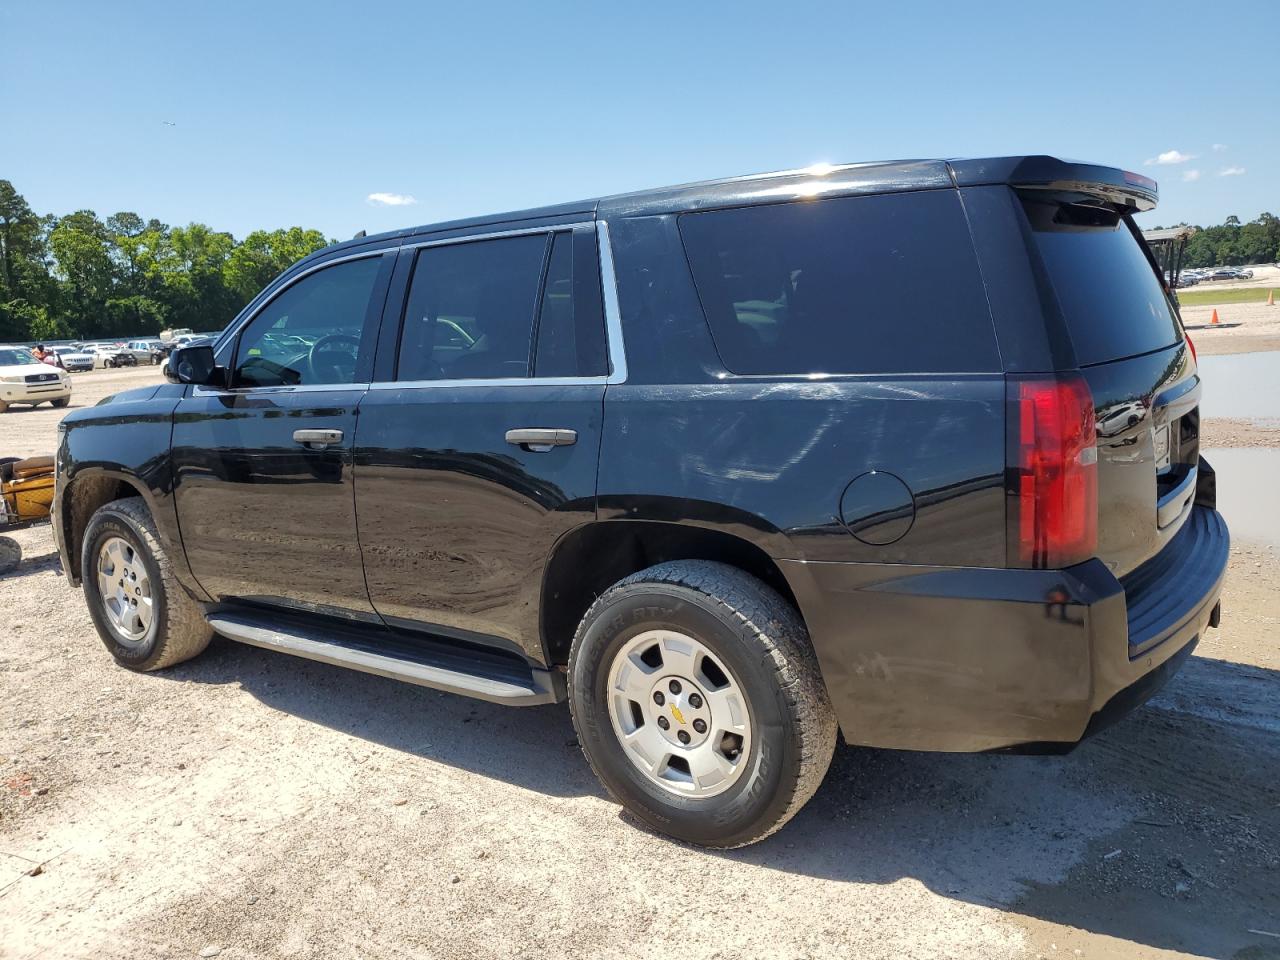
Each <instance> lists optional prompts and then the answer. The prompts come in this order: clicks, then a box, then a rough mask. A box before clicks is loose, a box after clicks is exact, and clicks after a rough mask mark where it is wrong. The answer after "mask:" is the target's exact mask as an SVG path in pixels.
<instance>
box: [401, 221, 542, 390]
mask: <svg viewBox="0 0 1280 960" xmlns="http://www.w3.org/2000/svg"><path fill="white" fill-rule="evenodd" d="M546 249H547V235H546V234H531V235H529V236H525V237H509V238H506V239H501V240H480V241H473V242H470V243H457V244H451V245H447V246H439V247H426V248H425V249H423V250H422V252H421V253H419V254H418V261H417V263H416V264H415V266H414V270H413V281H412V283H411V285H410V287H409V302H408V306H407V307H406V310H405V319H404V330H403V332H402V334H401V337H400V367H399V379H401V380H490V379H505V378H511V377H527V376H529V347H530V343H531V337H532V336H533V320H534V310H535V308H536V307H537V304H538V288H539V285H540V283H541V280H542V264H543V259H544V257H545V254H546Z"/></svg>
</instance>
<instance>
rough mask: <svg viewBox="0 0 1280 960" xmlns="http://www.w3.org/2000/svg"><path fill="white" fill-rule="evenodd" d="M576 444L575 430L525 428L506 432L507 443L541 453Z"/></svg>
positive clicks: (576, 434) (576, 432) (576, 433)
mask: <svg viewBox="0 0 1280 960" xmlns="http://www.w3.org/2000/svg"><path fill="white" fill-rule="evenodd" d="M577 442H578V431H577V430H566V429H564V428H563V427H560V428H555V429H551V428H542V429H535V428H529V427H526V428H524V429H521V430H508V431H507V443H512V444H515V445H516V446H517V447H523V448H525V449H526V450H532V451H535V452H537V453H543V452H545V451H547V450H550V449H551V448H552V447H568V446H572V445H573V444H575V443H577Z"/></svg>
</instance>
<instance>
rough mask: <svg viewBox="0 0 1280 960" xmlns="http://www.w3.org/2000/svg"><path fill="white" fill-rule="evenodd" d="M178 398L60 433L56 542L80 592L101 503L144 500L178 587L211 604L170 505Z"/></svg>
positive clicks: (112, 408)
mask: <svg viewBox="0 0 1280 960" xmlns="http://www.w3.org/2000/svg"><path fill="white" fill-rule="evenodd" d="M178 399H179V397H177V396H174V395H173V394H171V393H168V392H167V391H159V392H156V393H154V394H149V395H145V396H141V397H139V398H138V399H132V398H130V399H128V400H123V401H122V400H119V399H117V401H115V402H112V403H109V404H105V405H103V406H99V407H93V408H89V409H87V410H81V411H78V412H77V413H76V414H75V415H73V416H71V417H68V418H67V419H66V420H64V421H63V423H62V426H61V430H60V433H61V437H60V440H59V444H58V454H57V484H56V486H55V491H54V505H53V515H54V535H55V539H56V540H57V543H58V553H59V556H60V557H61V559H62V564H63V569H64V570H66V571H67V576H68V578H69V579H70V581H71V582H72V584H75V585H79V583H80V581H81V571H80V558H79V551H80V542H81V537H82V535H83V533H84V530H85V527H86V526H87V524H88V522H89V518H90V517H91V516H92V515H93V512H94V511H95V510H97V509H98V508H99V507H100V506H102V505H103V504H104V503H109V502H110V501H112V500H118V499H122V498H124V497H130V496H140V497H142V498H143V500H144V501H146V504H147V509H148V510H150V512H151V516H152V518H153V519H154V520H155V523H156V532H157V534H158V535H159V538H160V543H161V545H162V546H163V547H164V549H165V552H166V554H167V556H168V558H169V560H170V562H171V564H172V567H173V571H174V574H175V575H176V576H177V578H178V580H179V582H181V583H182V584H183V586H184V587H185V588H186V589H187V590H188V592H190V593H191V594H192V596H194V597H196V598H198V599H202V600H207V599H208V597H207V596H206V595H205V594H204V592H203V591H202V590H201V589H200V587H199V585H198V584H197V583H196V581H195V578H194V577H193V576H192V574H191V569H190V567H189V566H188V565H187V559H186V552H185V550H184V549H183V545H182V534H181V529H180V528H179V525H178V515H177V510H176V508H175V505H174V497H173V471H172V468H171V466H170V460H169V446H170V441H171V439H172V434H173V411H174V409H175V407H176V406H177V402H178Z"/></svg>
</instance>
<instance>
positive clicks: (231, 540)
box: [55, 157, 1227, 847]
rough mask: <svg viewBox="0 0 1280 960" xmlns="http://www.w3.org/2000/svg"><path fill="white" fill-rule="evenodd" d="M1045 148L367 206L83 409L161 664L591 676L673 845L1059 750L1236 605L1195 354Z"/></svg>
mask: <svg viewBox="0 0 1280 960" xmlns="http://www.w3.org/2000/svg"><path fill="white" fill-rule="evenodd" d="M1155 200H1156V189H1155V184H1154V183H1153V182H1152V181H1150V180H1148V179H1147V178H1145V177H1141V176H1137V175H1135V174H1132V173H1127V172H1123V171H1120V170H1115V169H1110V168H1106V167H1098V166H1089V165H1082V164H1076V163H1064V162H1061V161H1059V160H1056V159H1053V158H1050V157H1012V158H997V159H986V160H964V161H950V162H945V161H908V162H899V163H878V164H861V165H851V166H839V167H828V168H823V169H811V170H801V171H795V172H790V173H781V174H771V175H767V176H755V177H746V178H740V179H732V180H722V181H716V182H712V183H702V184H695V185H692V186H683V187H672V188H669V189H662V190H651V191H646V192H642V193H633V194H626V195H622V196H615V197H609V198H604V199H600V200H591V201H587V202H582V203H572V204H565V205H562V206H555V207H545V208H542V209H537V210H529V211H524V212H520V213H510V214H505V215H503V216H497V217H486V218H480V219H475V220H464V221H456V222H452V223H444V224H438V225H434V226H428V227H419V228H415V229H407V230H401V231H398V232H396V233H390V234H384V235H382V236H377V237H361V238H358V239H356V240H353V241H351V242H348V243H343V244H339V245H337V246H333V247H330V248H328V249H325V250H322V251H320V252H319V253H317V254H315V255H313V256H311V257H309V258H307V259H306V260H303V261H301V262H300V263H298V264H297V265H296V266H294V267H292V268H291V269H290V270H288V271H287V272H286V273H284V274H283V275H282V276H280V277H279V278H278V279H277V280H275V281H274V282H273V283H272V284H271V285H270V286H269V287H268V288H267V289H266V290H264V291H263V292H262V293H261V294H260V295H259V296H258V297H257V298H256V299H255V300H254V301H253V302H252V303H251V304H249V306H248V307H246V308H245V310H244V311H243V312H242V313H241V314H240V316H239V317H238V318H237V319H236V320H235V321H234V322H232V323H231V324H230V325H229V326H228V327H227V329H226V331H225V332H224V333H223V334H222V335H221V336H220V337H219V338H218V340H217V341H216V342H215V343H214V344H212V345H204V346H194V347H187V348H184V349H177V350H175V351H174V353H173V356H172V357H171V358H170V363H169V368H168V370H169V372H168V376H169V378H170V380H171V381H172V382H171V383H170V384H165V385H162V386H158V387H148V388H145V389H139V390H130V391H128V392H126V393H122V394H119V395H117V396H116V397H115V398H114V399H113V400H111V401H110V402H107V403H105V404H103V405H100V406H97V407H93V408H91V409H87V410H82V411H77V412H75V413H73V414H71V415H70V416H69V417H68V418H67V419H66V420H65V421H63V427H62V430H63V432H62V436H61V441H60V445H59V450H58V483H57V500H56V503H55V529H56V530H57V536H58V542H59V550H60V552H61V556H62V562H63V565H64V567H65V569H66V570H67V572H68V573H69V575H70V578H71V580H72V581H73V582H75V583H83V586H84V592H85V599H86V601H87V603H88V607H89V612H90V615H91V616H92V617H93V620H94V623H95V625H96V626H97V629H98V632H99V633H100V634H101V636H102V639H103V641H104V642H105V644H106V646H107V648H108V649H109V650H110V652H111V654H112V655H113V656H114V657H115V658H116V659H117V660H118V661H119V662H120V663H121V664H122V665H124V666H126V667H129V668H131V669H134V670H153V669H157V668H160V667H166V666H169V665H172V664H175V663H178V662H180V661H182V660H185V659H187V658H189V657H192V656H195V655H196V654H197V653H199V652H200V651H201V650H202V649H204V647H205V645H206V644H207V643H208V641H209V639H210V636H211V635H212V634H213V633H214V632H217V633H220V634H222V635H223V636H225V637H229V638H232V639H234V640H239V641H242V642H245V643H249V644H254V645H257V646H261V647H267V648H269V649H272V650H279V651H283V652H285V653H291V654H295V655H298V656H302V657H309V658H312V659H316V660H322V661H325V662H327V663H332V664H339V665H341V666H346V667H351V668H353V669H356V670H364V671H368V672H371V673H377V674H381V675H383V676H387V677H393V678H396V679H400V680H406V681H409V682H411V683H418V684H423V685H426V686H429V687H435V688H437V689H441V690H449V691H453V692H456V693H461V694H466V695H469V696H475V697H480V698H483V699H486V700H491V701H495V702H499V703H508V704H513V705H522V704H541V703H550V702H555V701H561V700H565V699H567V700H568V701H569V705H570V708H571V710H572V713H573V721H574V723H575V725H576V727H577V731H578V734H579V737H580V739H581V743H582V747H583V750H584V752H585V753H586V756H587V759H588V760H589V761H590V763H591V765H592V767H593V768H594V769H595V771H596V773H597V774H598V775H599V777H600V779H601V780H602V781H603V782H604V784H605V785H606V786H607V787H608V789H609V790H610V791H611V792H612V793H613V794H614V796H616V797H617V798H618V799H619V800H620V801H621V802H622V803H623V804H624V805H625V806H626V807H627V808H629V809H630V810H631V811H632V812H633V813H634V814H635V815H636V816H637V817H639V818H640V819H641V820H643V821H644V822H645V823H647V824H649V825H651V826H652V827H654V828H655V829H657V830H660V831H663V832H666V833H668V834H671V835H673V836H676V837H680V838H683V839H685V840H690V841H693V842H696V843H702V844H709V845H714V846H725V847H728V846H736V845H741V844H746V843H751V842H752V841H755V840H759V839H761V838H762V837H765V836H767V835H768V834H769V833H771V832H772V831H774V830H775V829H777V828H778V827H779V826H780V825H782V824H783V823H784V822H786V820H787V819H788V818H790V817H791V816H792V815H794V814H795V812H796V811H797V810H798V809H799V808H800V807H801V806H802V805H803V804H804V803H805V801H806V800H807V799H808V798H809V797H810V796H811V795H812V794H813V792H814V790H815V789H816V788H817V787H818V784H819V783H820V782H821V780H822V777H823V774H824V773H825V771H826V769H827V765H828V763H829V761H830V759H831V756H832V751H833V749H834V747H835V742H836V731H837V729H839V730H840V731H841V732H842V733H843V735H844V738H845V740H846V741H847V742H849V743H856V744H865V745H871V746H878V747H892V748H902V749H920V750H951V751H981V750H995V749H1011V748H1012V749H1023V750H1046V749H1050V750H1052V749H1058V750H1063V749H1067V748H1069V747H1070V745H1072V744H1074V743H1076V742H1078V741H1079V740H1080V739H1081V738H1082V737H1084V736H1085V735H1087V734H1089V733H1091V732H1093V731H1095V730H1097V729H1098V728H1099V727H1100V726H1102V725H1103V724H1104V723H1106V722H1107V721H1108V720H1110V719H1112V718H1114V717H1115V716H1117V715H1120V714H1122V713H1123V712H1125V711H1126V710H1128V709H1130V708H1132V707H1134V706H1135V705H1137V704H1139V703H1141V702H1142V701H1143V700H1144V699H1145V698H1146V697H1147V696H1149V695H1150V694H1151V693H1152V692H1153V691H1154V690H1155V689H1156V688H1157V687H1158V686H1159V685H1160V683H1161V682H1162V681H1163V680H1165V679H1166V678H1167V677H1168V676H1170V675H1171V674H1172V673H1173V672H1174V671H1176V670H1177V669H1178V667H1179V666H1180V665H1181V664H1182V662H1183V661H1184V660H1185V659H1186V657H1187V656H1188V655H1189V654H1190V652H1191V650H1192V648H1193V647H1194V646H1195V644H1196V641H1197V640H1198V639H1199V638H1200V636H1202V634H1203V633H1204V631H1205V630H1206V629H1207V628H1208V627H1209V626H1214V625H1216V624H1217V620H1218V610H1219V608H1218V596H1219V592H1220V590H1221V586H1222V580H1223V574H1224V570H1225V568H1226V563H1227V531H1226V528H1225V526H1224V524H1223V522H1222V519H1221V517H1220V516H1219V515H1218V513H1217V512H1216V511H1215V501H1214V476H1213V472H1212V471H1211V470H1210V468H1209V467H1208V465H1207V464H1206V463H1205V462H1204V460H1202V459H1201V458H1200V455H1199V410H1198V404H1199V400H1200V389H1201V387H1200V378H1199V375H1198V374H1197V371H1196V361H1195V353H1194V349H1193V348H1192V345H1191V343H1190V341H1189V340H1188V339H1187V338H1186V336H1185V334H1184V333H1183V330H1182V327H1181V324H1180V322H1179V319H1178V316H1177V313H1176V310H1175V308H1174V306H1173V304H1172V302H1171V300H1170V297H1169V294H1168V291H1167V290H1166V289H1165V288H1164V285H1163V284H1162V282H1161V279H1160V275H1159V272H1158V270H1157V268H1156V267H1155V265H1154V263H1153V261H1152V259H1151V257H1150V256H1149V254H1148V252H1147V249H1146V247H1145V246H1144V245H1143V243H1142V240H1141V237H1140V235H1139V233H1138V232H1137V230H1136V228H1135V226H1134V223H1133V221H1132V219H1131V214H1132V213H1134V212H1135V211H1137V210H1145V209H1149V208H1151V207H1152V206H1154V205H1155Z"/></svg>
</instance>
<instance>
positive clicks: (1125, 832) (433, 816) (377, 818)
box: [0, 370, 1280, 960]
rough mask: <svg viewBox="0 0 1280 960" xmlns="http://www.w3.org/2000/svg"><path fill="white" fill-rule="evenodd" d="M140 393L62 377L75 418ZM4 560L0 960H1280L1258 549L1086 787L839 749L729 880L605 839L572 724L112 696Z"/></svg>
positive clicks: (121, 682) (688, 859)
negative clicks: (811, 792) (1200, 637)
mask: <svg viewBox="0 0 1280 960" xmlns="http://www.w3.org/2000/svg"><path fill="white" fill-rule="evenodd" d="M154 376H155V373H154V372H153V371H146V370H142V371H102V372H99V373H95V374H85V375H82V376H77V378H76V383H77V388H76V393H75V397H74V400H73V402H74V403H76V404H80V403H91V402H94V401H96V399H97V398H98V397H99V396H102V395H105V394H106V393H109V392H112V391H114V390H116V389H121V388H122V387H124V386H125V385H136V384H138V383H141V382H147V378H148V377H154ZM61 415H62V411H48V410H47V409H46V408H41V409H40V410H39V411H36V412H34V413H26V412H16V413H9V414H5V415H4V416H3V417H0V448H3V450H4V451H5V452H8V451H11V450H12V451H14V452H16V453H36V452H47V451H48V450H50V449H51V447H52V444H53V436H54V425H55V424H56V421H57V419H58V417H60V416H61ZM1215 423H1218V424H1220V423H1227V422H1224V421H1217V422H1207V429H1219V431H1220V432H1222V431H1226V430H1228V429H1229V428H1227V427H1215V426H1213V424H1215ZM1224 435H1225V434H1224ZM16 537H17V538H18V539H19V540H20V541H21V542H22V544H23V546H24V548H25V551H26V554H27V559H26V560H25V561H24V563H23V565H22V567H21V568H20V569H19V570H18V571H17V572H16V573H14V574H12V575H10V576H9V577H7V578H3V579H0V956H3V957H5V958H13V960H19V958H28V957H42V958H46V957H52V958H62V957H122V958H123V957H130V958H133V957H138V956H144V957H175V958H176V957H196V956H212V955H214V953H215V951H217V952H218V955H220V956H222V957H226V958H236V960H240V958H266V957H296V958H312V957H315V958H320V957H324V958H331V957H338V958H342V957H388V958H390V957H397V958H400V957H422V958H426V957H431V958H436V957H439V958H453V957H458V958H463V957H466V958H475V957H482V958H483V957H518V956H528V957H573V958H582V957H622V956H634V955H649V956H661V955H673V956H679V957H682V958H690V960H693V958H704V957H705V958H712V957H721V958H731V957H759V956H770V957H773V956H777V957H858V958H879V957H884V958H890V957H892V958H912V957H919V958H937V957H957V958H960V957H964V958H976V957H981V958H1006V957H1007V958H1023V957H1025V958H1030V957H1037V956H1044V957H1059V956H1060V957H1075V956H1084V957H1124V958H1156V957H1161V958H1164V957H1180V956H1204V957H1222V958H1227V957H1234V958H1239V960H1246V958H1251V960H1259V958H1268V957H1270V958H1280V937H1275V936H1270V935H1269V934H1280V777H1278V776H1277V774H1278V773H1280V563H1277V561H1276V556H1275V552H1274V549H1273V548H1270V547H1266V546H1261V545H1255V544H1250V543H1237V544H1235V545H1234V546H1233V549H1232V559H1231V570H1230V574H1229V579H1228V584H1227V588H1226V593H1225V595H1224V598H1223V608H1224V616H1223V624H1222V628H1221V629H1220V630H1211V631H1209V633H1208V635H1207V636H1206V638H1205V639H1204V641H1203V642H1202V643H1201V645H1200V647H1199V649H1198V651H1197V656H1195V657H1193V658H1192V660H1191V661H1190V662H1189V664H1188V665H1187V667H1186V668H1185V669H1184V670H1183V671H1182V673H1181V674H1180V675H1179V676H1178V677H1177V678H1176V679H1175V680H1174V682H1173V683H1172V684H1171V685H1170V686H1169V687H1168V688H1166V690H1165V691H1164V693H1162V695H1161V696H1160V697H1158V698H1157V699H1156V700H1154V701H1153V702H1152V703H1150V704H1148V705H1147V706H1146V707H1145V708H1144V709H1142V710H1141V711H1139V712H1138V713H1136V714H1135V715H1133V716H1131V717H1129V718H1128V719H1126V720H1125V721H1123V722H1122V723H1120V724H1118V725H1117V726H1115V727H1113V728H1111V729H1110V730H1108V731H1106V732H1105V733H1103V734H1101V735H1100V736H1099V737H1097V738H1095V739H1094V740H1092V741H1090V742H1088V743H1086V744H1084V745H1083V746H1081V747H1080V748H1079V749H1078V750H1077V751H1075V752H1074V753H1073V754H1071V755H1069V756H1066V757H1016V756H986V755H984V756H952V755H928V754H912V753H897V752H877V751H870V750H860V749H850V748H841V749H840V750H839V751H838V752H837V756H836V760H835V763H834V765H833V767H832V770H831V772H830V774H829V776H828V777H827V780H826V782H825V784H824V785H823V787H822V788H821V789H820V790H819V792H818V794H817V796H816V797H815V798H814V800H813V801H812V802H811V803H810V804H809V805H808V807H806V809H805V810H804V811H802V813H801V814H800V815H799V817H798V818H797V819H796V820H795V821H794V822H793V823H792V824H791V825H790V826H788V827H787V828H786V829H785V830H783V831H782V832H781V833H780V834H778V835H777V836H775V837H773V838H771V839H770V840H768V841H766V842H765V843H763V844H760V845H758V846H755V847H752V848H748V849H747V850H743V851H736V852H733V853H728V854H723V853H710V852H707V851H703V850H698V849H694V848H690V847H685V846H681V845H679V844H675V843H672V842H670V841H668V840H665V839H663V838H659V837H656V836H654V835H651V834H649V833H647V832H645V831H643V830H642V829H640V828H639V827H637V826H636V825H635V824H634V823H632V822H631V821H629V820H628V819H627V818H626V817H625V816H624V815H622V814H621V813H620V811H619V808H618V807H617V805H616V804H614V803H613V802H612V801H611V800H609V799H608V798H607V797H606V796H605V795H604V794H603V792H602V790H601V788H600V787H599V786H598V784H597V783H596V781H595V780H594V778H593V777H592V776H591V773H590V770H589V769H588V768H587V765H586V763H585V761H584V760H583V758H582V756H581V753H580V752H579V750H578V748H577V745H576V742H575V739H574V734H573V729H572V726H571V725H570V722H569V717H568V713H567V711H566V710H565V709H564V708H562V707H540V708H534V709H526V710H514V709H510V708H502V707H497V706H491V705H489V704H485V703H479V702H474V701H470V700H465V699H462V698H457V697H451V696H448V695H444V694H438V693H435V692H432V691H429V690H425V689H422V688H417V687H413V686H409V685H405V684H398V683H395V682H392V681H389V680H384V679H381V678H376V677H370V676H365V675H362V674H355V673H351V672H347V671H343V670H340V669H337V668H333V667H328V666H325V665H321V664H314V663H310V662H307V661H302V660H297V659H294V658H290V657H287V656H284V655H281V654H275V653H270V652H266V651H262V650H257V649H253V648H248V647H243V646H240V645H237V644H234V643H230V642H226V641H215V642H214V644H213V646H211V647H210V649H209V651H208V652H207V653H206V654H205V655H204V656H202V657H201V658H199V659H197V660H195V661H193V662H191V663H188V664H184V665H182V666H180V667H178V668H175V669H173V670H171V671H167V672H165V673H162V674H153V675H136V674H132V673H129V672H127V671H125V670H122V669H119V668H117V667H115V666H114V665H113V664H112V663H111V661H110V659H109V657H108V656H107V655H106V653H105V651H104V650H103V649H102V646H101V644H100V642H99V641H98V639H97V637H96V634H95V633H94V632H93V629H92V627H91V626H90V623H89V619H88V616H87V614H86V613H85V610H84V607H83V601H82V598H81V595H80V593H79V592H78V591H73V590H70V589H68V588H67V586H66V584H65V581H64V580H63V579H62V577H61V575H60V572H59V570H58V564H57V560H56V556H55V555H54V552H53V543H52V539H51V537H50V534H49V531H48V528H47V527H42V528H34V529H31V530H26V531H20V532H18V533H17V534H16ZM1250 931H1262V932H1250Z"/></svg>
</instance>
